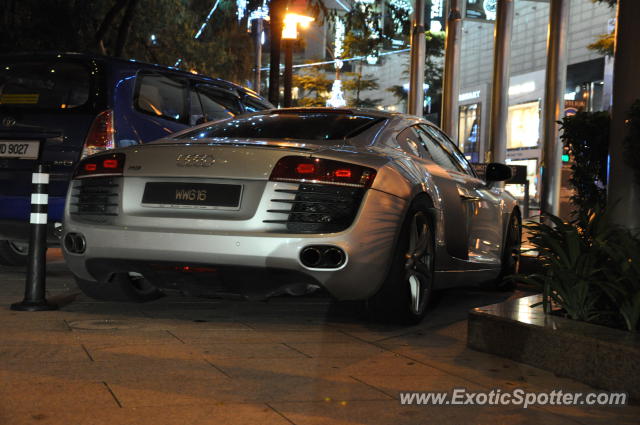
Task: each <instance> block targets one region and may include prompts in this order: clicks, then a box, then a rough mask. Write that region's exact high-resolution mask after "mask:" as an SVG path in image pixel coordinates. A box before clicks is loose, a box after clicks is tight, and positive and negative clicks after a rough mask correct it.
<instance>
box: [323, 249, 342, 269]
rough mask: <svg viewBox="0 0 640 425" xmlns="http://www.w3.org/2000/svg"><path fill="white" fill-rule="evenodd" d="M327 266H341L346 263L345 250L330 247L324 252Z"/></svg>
mask: <svg viewBox="0 0 640 425" xmlns="http://www.w3.org/2000/svg"><path fill="white" fill-rule="evenodd" d="M324 259H325V264H326V265H327V267H340V266H341V265H342V264H344V251H342V250H341V249H338V248H329V249H327V250H326V251H325V252H324Z"/></svg>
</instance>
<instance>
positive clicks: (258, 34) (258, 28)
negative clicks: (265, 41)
mask: <svg viewBox="0 0 640 425" xmlns="http://www.w3.org/2000/svg"><path fill="white" fill-rule="evenodd" d="M255 22H256V23H255V34H254V36H255V37H254V43H255V70H254V74H253V90H254V91H255V92H256V93H258V94H260V84H261V82H260V68H262V32H263V25H262V18H258V19H256V21H255Z"/></svg>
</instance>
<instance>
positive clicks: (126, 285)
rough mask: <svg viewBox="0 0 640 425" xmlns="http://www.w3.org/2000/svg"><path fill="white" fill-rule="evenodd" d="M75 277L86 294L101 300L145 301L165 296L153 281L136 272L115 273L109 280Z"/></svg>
mask: <svg viewBox="0 0 640 425" xmlns="http://www.w3.org/2000/svg"><path fill="white" fill-rule="evenodd" d="M75 278H76V284H77V285H78V288H80V290H81V291H82V292H83V293H84V294H85V295H86V296H88V297H90V298H93V299H96V300H100V301H124V302H135V303H144V302H147V301H153V300H156V299H158V298H160V297H162V296H163V293H162V292H161V291H160V290H159V289H158V288H156V287H155V286H154V285H153V284H152V283H151V282H149V281H148V280H147V279H145V278H144V277H143V276H142V275H138V274H135V273H115V274H113V275H112V276H111V278H110V279H109V281H107V282H96V281H92V280H84V279H80V278H79V277H77V276H75Z"/></svg>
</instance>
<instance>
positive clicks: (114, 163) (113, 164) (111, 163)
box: [102, 159, 118, 168]
mask: <svg viewBox="0 0 640 425" xmlns="http://www.w3.org/2000/svg"><path fill="white" fill-rule="evenodd" d="M102 166H103V167H104V168H118V160H117V159H105V160H104V161H102Z"/></svg>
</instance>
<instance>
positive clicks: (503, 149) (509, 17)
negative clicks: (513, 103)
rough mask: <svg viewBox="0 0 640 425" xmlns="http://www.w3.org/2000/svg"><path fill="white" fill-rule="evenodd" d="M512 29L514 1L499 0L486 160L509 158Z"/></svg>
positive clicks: (495, 160)
mask: <svg viewBox="0 0 640 425" xmlns="http://www.w3.org/2000/svg"><path fill="white" fill-rule="evenodd" d="M512 29H513V0H500V1H499V2H498V10H497V17H496V27H495V32H494V36H493V38H494V50H493V85H492V88H491V114H490V116H489V151H488V152H487V155H486V158H485V162H502V163H504V162H505V160H506V158H507V117H508V111H509V54H510V52H511V32H512Z"/></svg>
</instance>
